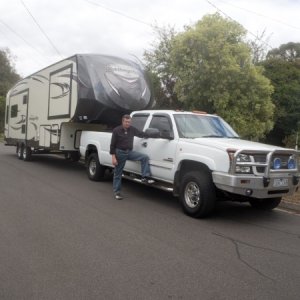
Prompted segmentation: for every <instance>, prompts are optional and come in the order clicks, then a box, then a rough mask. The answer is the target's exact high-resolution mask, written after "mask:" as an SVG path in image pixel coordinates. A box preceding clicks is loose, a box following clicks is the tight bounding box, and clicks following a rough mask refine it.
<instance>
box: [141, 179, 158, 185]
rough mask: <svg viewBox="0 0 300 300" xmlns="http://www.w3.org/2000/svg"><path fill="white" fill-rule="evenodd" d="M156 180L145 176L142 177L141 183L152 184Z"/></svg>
mask: <svg viewBox="0 0 300 300" xmlns="http://www.w3.org/2000/svg"><path fill="white" fill-rule="evenodd" d="M154 182H155V181H154V180H153V179H149V178H145V177H143V178H142V179H141V183H145V184H152V183H154Z"/></svg>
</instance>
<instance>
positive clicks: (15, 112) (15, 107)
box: [10, 104, 18, 118]
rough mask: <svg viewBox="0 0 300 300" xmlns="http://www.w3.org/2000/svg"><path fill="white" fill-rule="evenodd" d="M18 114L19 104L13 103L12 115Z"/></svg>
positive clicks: (12, 116)
mask: <svg viewBox="0 0 300 300" xmlns="http://www.w3.org/2000/svg"><path fill="white" fill-rule="evenodd" d="M17 116H18V104H15V105H12V106H11V108H10V117H11V118H15V117H17Z"/></svg>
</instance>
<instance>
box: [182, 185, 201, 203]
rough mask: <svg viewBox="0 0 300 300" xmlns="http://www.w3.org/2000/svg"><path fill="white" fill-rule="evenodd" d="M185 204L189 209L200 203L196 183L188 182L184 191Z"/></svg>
mask: <svg viewBox="0 0 300 300" xmlns="http://www.w3.org/2000/svg"><path fill="white" fill-rule="evenodd" d="M184 199H185V203H186V204H187V206H188V207H190V208H195V207H197V206H198V205H199V203H200V189H199V186H198V184H197V183H196V182H189V183H188V184H187V185H186V187H185V191H184Z"/></svg>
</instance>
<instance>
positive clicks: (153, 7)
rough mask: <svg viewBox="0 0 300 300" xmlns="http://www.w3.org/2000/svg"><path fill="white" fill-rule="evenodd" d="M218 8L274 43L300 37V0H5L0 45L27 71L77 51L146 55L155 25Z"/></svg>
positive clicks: (186, 20)
mask: <svg viewBox="0 0 300 300" xmlns="http://www.w3.org/2000/svg"><path fill="white" fill-rule="evenodd" d="M217 11H219V12H220V13H221V14H223V16H225V15H226V16H228V17H230V18H232V19H234V20H235V21H237V22H239V23H240V24H241V25H242V26H243V27H244V28H245V29H246V30H248V32H249V33H248V34H249V39H254V36H255V35H258V36H260V35H261V33H262V32H263V31H265V38H266V39H267V42H268V45H269V46H270V48H277V47H279V46H280V45H281V44H284V43H287V42H300V18H299V16H300V0H209V1H208V0H124V1H122V0H0V12H1V15H0V48H9V49H10V51H11V53H12V54H13V55H14V61H15V68H16V71H17V72H18V73H19V74H20V75H21V76H22V77H24V76H27V75H30V74H32V73H34V72H36V71H38V70H40V69H42V68H44V67H46V66H48V65H50V64H52V63H54V62H56V61H59V60H61V59H63V58H66V57H69V56H72V55H73V54H76V53H100V54H111V55H118V56H124V57H128V56H130V55H135V56H137V57H138V58H139V59H142V55H143V52H144V51H145V50H149V49H151V44H153V42H155V38H156V35H155V33H154V31H153V29H152V26H153V25H157V26H159V27H164V26H168V25H170V26H174V27H175V28H176V30H177V31H181V30H183V26H184V25H192V24H194V23H195V22H197V21H199V20H201V18H202V17H203V16H204V15H205V14H211V13H215V12H217ZM0 79H1V78H0Z"/></svg>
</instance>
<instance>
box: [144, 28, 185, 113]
mask: <svg viewBox="0 0 300 300" xmlns="http://www.w3.org/2000/svg"><path fill="white" fill-rule="evenodd" d="M155 31H156V33H157V35H158V42H157V43H154V44H153V50H152V51H145V53H144V58H145V60H146V62H147V69H148V71H149V74H150V78H151V79H152V84H153V90H154V95H155V99H156V105H155V107H156V108H160V109H168V108H178V109H179V108H180V106H181V103H180V102H179V101H178V98H177V95H176V93H175V91H174V85H175V75H174V74H173V73H172V71H171V61H170V58H171V57H170V52H171V50H172V43H173V39H174V37H175V36H176V31H175V29H174V28H172V27H168V28H159V27H156V28H155Z"/></svg>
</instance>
